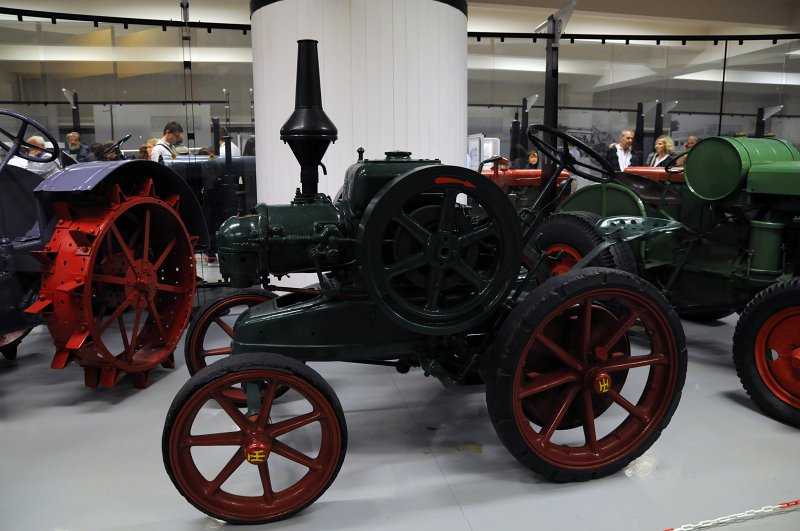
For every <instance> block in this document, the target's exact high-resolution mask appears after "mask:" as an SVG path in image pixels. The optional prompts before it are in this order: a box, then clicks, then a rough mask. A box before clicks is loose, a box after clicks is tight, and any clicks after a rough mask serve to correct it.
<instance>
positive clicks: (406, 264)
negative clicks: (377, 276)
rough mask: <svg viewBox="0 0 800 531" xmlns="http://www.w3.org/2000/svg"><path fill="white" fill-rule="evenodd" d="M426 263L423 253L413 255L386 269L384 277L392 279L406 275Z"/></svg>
mask: <svg viewBox="0 0 800 531" xmlns="http://www.w3.org/2000/svg"><path fill="white" fill-rule="evenodd" d="M427 263H428V261H427V260H426V259H425V255H424V254H423V253H418V254H413V255H411V256H409V257H408V258H404V259H402V260H400V261H399V262H397V263H396V264H393V265H391V266H389V267H387V268H386V277H387V278H389V279H392V278H394V277H396V276H397V275H402V274H403V273H408V272H410V271H414V270H415V269H419V268H420V267H422V266H424V265H426V264H427Z"/></svg>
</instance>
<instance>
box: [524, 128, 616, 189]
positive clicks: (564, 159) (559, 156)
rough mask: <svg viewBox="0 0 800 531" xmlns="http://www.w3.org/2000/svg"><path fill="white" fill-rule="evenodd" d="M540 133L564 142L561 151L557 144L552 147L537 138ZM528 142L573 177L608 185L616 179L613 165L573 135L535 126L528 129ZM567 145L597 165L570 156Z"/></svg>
mask: <svg viewBox="0 0 800 531" xmlns="http://www.w3.org/2000/svg"><path fill="white" fill-rule="evenodd" d="M539 131H542V132H544V133H548V134H551V135H553V136H555V137H556V138H557V139H560V140H561V141H562V142H563V146H562V148H561V149H559V148H558V145H557V144H556V145H555V146H551V145H550V144H547V143H546V142H545V141H544V140H542V139H541V138H539V137H537V136H536V133H538V132H539ZM528 140H530V141H531V142H532V143H533V145H534V146H536V148H537V149H538V150H539V151H540V152H541V153H542V154H543V155H544V156H545V157H547V158H549V159H550V160H552V161H553V162H555V163H556V164H557V165H558V166H561V167H562V168H564V169H565V170H567V171H568V172H570V173H571V174H573V175H578V176H580V177H583V178H585V179H589V180H590V181H593V182H596V183H608V182H611V181H612V180H613V179H614V175H615V174H616V170H615V169H614V167H613V166H612V165H611V163H610V162H608V161H607V160H606V159H605V158H604V157H603V156H602V155H600V154H599V153H597V152H596V151H595V150H593V149H592V148H590V147H589V146H587V145H586V144H584V143H583V142H581V141H580V140H578V139H577V138H575V137H574V136H572V135H568V134H567V133H565V132H563V131H559V130H558V129H553V128H552V127H548V126H546V125H542V124H534V125H532V126H530V127H529V128H528ZM567 143H570V144H572V145H573V146H575V147H577V148H578V149H579V150H581V152H583V153H586V154H587V155H589V158H590V159H592V161H591V162H595V163H597V164H590V163H587V162H583V161H580V160H577V159H576V158H575V157H573V156H572V155H571V154H570V152H569V148H568V147H567ZM598 173H599V175H598Z"/></svg>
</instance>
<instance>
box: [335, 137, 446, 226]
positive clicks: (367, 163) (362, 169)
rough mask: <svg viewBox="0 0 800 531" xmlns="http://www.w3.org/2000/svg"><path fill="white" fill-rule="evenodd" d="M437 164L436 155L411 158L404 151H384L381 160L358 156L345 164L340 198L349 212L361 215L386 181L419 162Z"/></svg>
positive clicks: (355, 216)
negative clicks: (384, 155)
mask: <svg viewBox="0 0 800 531" xmlns="http://www.w3.org/2000/svg"><path fill="white" fill-rule="evenodd" d="M432 164H441V162H440V161H439V159H434V160H425V159H412V158H411V153H409V152H408V151H387V152H386V158H385V159H382V160H369V159H364V160H359V161H358V162H356V163H355V164H353V165H351V166H350V167H349V168H347V172H346V173H345V176H344V185H343V186H342V201H343V202H344V203H346V204H347V205H348V209H349V213H350V216H351V217H353V218H359V217H361V214H363V213H364V209H365V208H367V205H368V204H369V202H370V201H372V198H373V197H375V194H377V193H378V190H380V189H381V188H383V187H384V186H385V185H386V184H387V183H389V181H391V180H392V179H394V178H395V177H397V176H398V175H403V174H404V173H408V172H409V171H411V170H413V169H415V168H419V167H421V166H430V165H432Z"/></svg>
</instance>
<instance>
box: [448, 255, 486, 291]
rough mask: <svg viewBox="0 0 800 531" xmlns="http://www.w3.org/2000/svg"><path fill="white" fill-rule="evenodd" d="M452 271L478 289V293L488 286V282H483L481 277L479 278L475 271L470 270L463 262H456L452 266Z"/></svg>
mask: <svg viewBox="0 0 800 531" xmlns="http://www.w3.org/2000/svg"><path fill="white" fill-rule="evenodd" d="M453 269H455V270H456V272H457V273H458V274H459V275H461V276H462V277H464V279H465V280H466V281H467V282H469V283H470V284H472V285H473V286H475V287H476V288H478V292H482V291H483V290H484V288H486V286H487V285H488V284H489V282H487V281H486V280H484V279H483V277H481V276H480V275H479V274H478V272H477V271H475V270H474V269H472V267H470V266H469V264H467V263H466V262H465V261H464V260H461V259H459V260H457V261H456V263H455V265H454V266H453Z"/></svg>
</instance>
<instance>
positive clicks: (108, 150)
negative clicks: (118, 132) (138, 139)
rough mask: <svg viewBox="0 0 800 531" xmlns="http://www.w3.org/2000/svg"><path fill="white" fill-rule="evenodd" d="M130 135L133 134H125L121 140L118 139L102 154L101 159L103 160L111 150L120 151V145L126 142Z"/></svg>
mask: <svg viewBox="0 0 800 531" xmlns="http://www.w3.org/2000/svg"><path fill="white" fill-rule="evenodd" d="M130 137H131V135H130V134H127V135H125V136H123V137H122V138H120V139H119V140H117V141H116V143H115V144H114V145H113V146H111V147H110V148H108V149H107V150H105V151H103V154H102V155H100V160H103V159H104V158H105V156H106V155H108V154H109V153H111V152H114V151H119V147H120V146H121V145H122V144H123V143H125V141H127V140H128V139H129V138H130Z"/></svg>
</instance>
